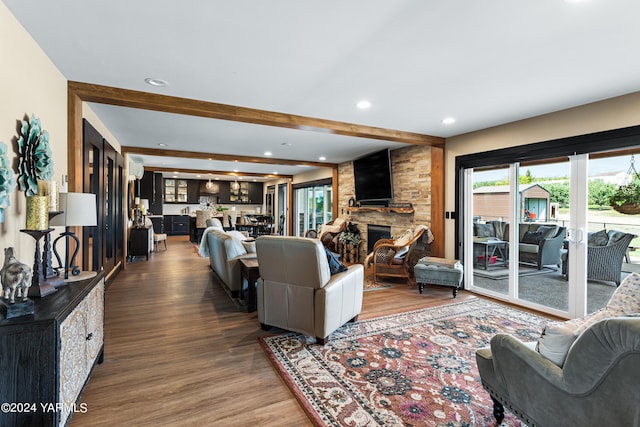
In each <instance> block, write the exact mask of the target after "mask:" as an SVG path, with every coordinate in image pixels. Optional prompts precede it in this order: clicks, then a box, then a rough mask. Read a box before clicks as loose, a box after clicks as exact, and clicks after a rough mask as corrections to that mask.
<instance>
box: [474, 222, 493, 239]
mask: <svg viewBox="0 0 640 427" xmlns="http://www.w3.org/2000/svg"><path fill="white" fill-rule="evenodd" d="M473 235H474V236H476V237H494V236H495V230H494V228H493V224H478V223H476V224H473Z"/></svg>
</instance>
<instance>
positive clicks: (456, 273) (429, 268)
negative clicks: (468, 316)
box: [413, 257, 463, 298]
mask: <svg viewBox="0 0 640 427" xmlns="http://www.w3.org/2000/svg"><path fill="white" fill-rule="evenodd" d="M413 272H414V274H415V276H416V282H417V283H418V289H419V291H420V293H422V291H423V290H424V285H425V284H427V283H428V284H431V285H440V286H449V287H451V288H453V297H454V298H455V297H456V296H457V295H458V287H460V283H461V282H462V272H463V270H462V264H460V261H458V260H457V259H445V258H436V257H424V258H420V259H419V260H418V263H417V264H416V265H415V267H413Z"/></svg>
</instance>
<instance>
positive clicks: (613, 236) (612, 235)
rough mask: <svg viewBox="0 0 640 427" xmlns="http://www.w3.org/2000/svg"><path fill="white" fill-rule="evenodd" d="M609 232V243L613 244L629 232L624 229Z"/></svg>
mask: <svg viewBox="0 0 640 427" xmlns="http://www.w3.org/2000/svg"><path fill="white" fill-rule="evenodd" d="M607 234H608V235H609V241H608V242H607V245H613V244H614V243H616V242H617V241H618V240H620V239H622V238H623V237H624V236H626V235H627V233H625V232H624V231H616V230H611V231H609V233H607Z"/></svg>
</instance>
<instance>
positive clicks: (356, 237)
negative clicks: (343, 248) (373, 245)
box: [338, 231, 362, 246]
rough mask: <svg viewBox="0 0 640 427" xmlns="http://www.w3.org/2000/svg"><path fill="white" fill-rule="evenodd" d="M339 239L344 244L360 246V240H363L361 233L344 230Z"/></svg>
mask: <svg viewBox="0 0 640 427" xmlns="http://www.w3.org/2000/svg"><path fill="white" fill-rule="evenodd" d="M338 241H339V242H340V243H342V244H343V245H353V246H358V245H359V244H360V241H362V237H360V234H356V233H351V232H349V231H343V232H342V233H340V235H339V236H338Z"/></svg>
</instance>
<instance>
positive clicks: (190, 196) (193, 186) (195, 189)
mask: <svg viewBox="0 0 640 427" xmlns="http://www.w3.org/2000/svg"><path fill="white" fill-rule="evenodd" d="M187 202H188V203H200V180H198V179H190V180H189V182H188V183H187Z"/></svg>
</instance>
